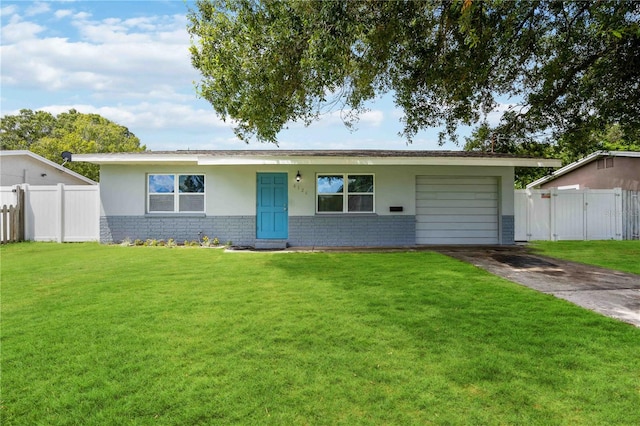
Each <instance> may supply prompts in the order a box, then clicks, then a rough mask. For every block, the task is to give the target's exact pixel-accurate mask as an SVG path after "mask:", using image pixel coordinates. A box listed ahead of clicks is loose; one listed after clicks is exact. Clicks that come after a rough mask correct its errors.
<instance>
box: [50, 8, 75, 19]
mask: <svg viewBox="0 0 640 426" xmlns="http://www.w3.org/2000/svg"><path fill="white" fill-rule="evenodd" d="M53 15H54V16H55V17H56V18H58V19H62V18H66V17H67V16H71V15H73V11H72V10H69V9H61V10H56V11H55V12H54V13H53Z"/></svg>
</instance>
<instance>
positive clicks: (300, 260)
mask: <svg viewBox="0 0 640 426" xmlns="http://www.w3.org/2000/svg"><path fill="white" fill-rule="evenodd" d="M0 250H1V251H0V254H1V262H2V265H1V272H2V276H1V278H2V289H1V296H2V396H1V398H2V402H1V409H2V419H1V423H2V424H3V425H18V424H19V425H37V424H42V425H45V424H46V425H59V424H60V425H62V424H69V425H72V424H83V425H104V424H133V425H146V424H150V425H157V424H172V425H187V424H189V425H191V424H203V425H205V424H252V425H253V424H273V425H285V424H313V425H316V424H320V425H337V424H344V425H358V424H403V425H404V424H448V425H455V424H474V425H476V424H488V425H493V424H495V425H504V424H527V425H531V424H533V425H535V424H538V425H578V424H585V425H586V424H589V425H597V424H617V425H624V424H628V425H637V424H640V410H639V409H638V407H640V357H639V356H638V354H640V329H637V328H634V327H632V326H630V325H628V324H624V323H622V322H618V321H616V320H613V319H609V318H606V317H603V316H600V315H598V314H596V313H593V312H591V311H587V310H584V309H582V308H579V307H577V306H574V305H572V304H570V303H568V302H565V301H563V300H559V299H555V298H553V297H551V296H548V295H544V294H540V293H536V292H534V291H532V290H530V289H528V288H526V287H522V286H519V285H516V284H513V283H510V282H508V281H505V280H502V279H500V278H497V277H494V276H492V275H490V274H488V273H485V272H483V271H482V270H480V269H477V268H475V267H473V266H470V265H467V264H464V263H462V262H459V261H456V260H453V259H451V258H448V257H446V256H443V255H439V254H436V253H430V252H408V253H224V252H223V251H221V250H215V249H198V248H174V249H169V248H156V247H120V246H100V245H97V244H46V243H25V244H13V245H8V246H4V247H2V248H1V249H0Z"/></svg>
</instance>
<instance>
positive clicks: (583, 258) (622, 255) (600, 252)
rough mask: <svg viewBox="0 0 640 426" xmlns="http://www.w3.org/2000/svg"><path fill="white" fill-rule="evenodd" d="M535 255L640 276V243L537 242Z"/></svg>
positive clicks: (532, 244)
mask: <svg viewBox="0 0 640 426" xmlns="http://www.w3.org/2000/svg"><path fill="white" fill-rule="evenodd" d="M531 247H532V249H533V250H534V252H535V253H539V254H543V255H546V256H551V257H557V258H559V259H565V260H572V261H574V262H580V263H586V264H589V265H596V266H601V267H603V268H608V269H616V270H619V271H625V272H631V273H634V274H640V241H638V240H636V241H535V242H532V243H531Z"/></svg>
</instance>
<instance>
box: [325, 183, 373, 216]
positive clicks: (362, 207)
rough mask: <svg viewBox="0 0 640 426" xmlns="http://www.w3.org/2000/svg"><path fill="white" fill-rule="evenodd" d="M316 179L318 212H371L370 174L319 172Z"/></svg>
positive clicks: (371, 186) (371, 189)
mask: <svg viewBox="0 0 640 426" xmlns="http://www.w3.org/2000/svg"><path fill="white" fill-rule="evenodd" d="M316 181H317V187H316V193H317V203H316V211H317V212H318V213H373V211H374V209H373V206H374V178H373V175H372V174H355V173H354V174H351V173H344V174H340V173H337V174H319V175H318V176H317V179H316Z"/></svg>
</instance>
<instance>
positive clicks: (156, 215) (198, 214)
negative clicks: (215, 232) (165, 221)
mask: <svg viewBox="0 0 640 426" xmlns="http://www.w3.org/2000/svg"><path fill="white" fill-rule="evenodd" d="M144 217H159V218H160V217H207V214H206V213H145V215H144Z"/></svg>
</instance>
